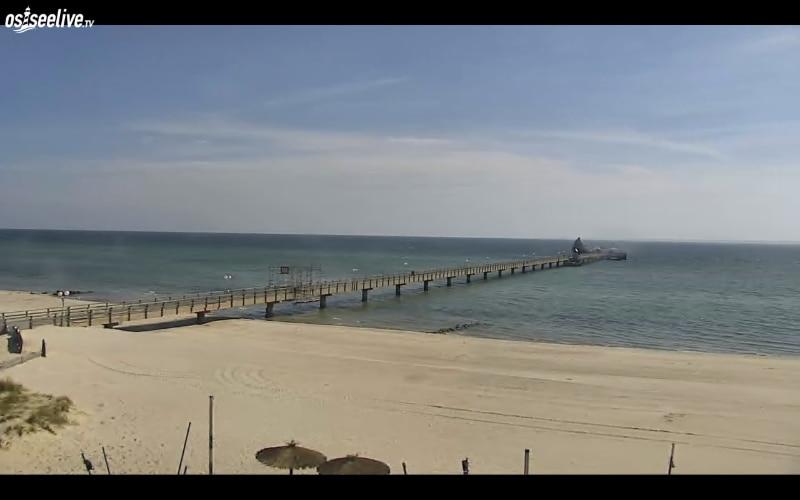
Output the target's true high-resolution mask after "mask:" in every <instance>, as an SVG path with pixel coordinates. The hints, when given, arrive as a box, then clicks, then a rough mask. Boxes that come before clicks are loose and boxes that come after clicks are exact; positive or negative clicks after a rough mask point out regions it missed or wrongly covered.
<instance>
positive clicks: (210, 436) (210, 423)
mask: <svg viewBox="0 0 800 500" xmlns="http://www.w3.org/2000/svg"><path fill="white" fill-rule="evenodd" d="M213 474H214V396H209V397H208V475H209V476H211V475H213Z"/></svg>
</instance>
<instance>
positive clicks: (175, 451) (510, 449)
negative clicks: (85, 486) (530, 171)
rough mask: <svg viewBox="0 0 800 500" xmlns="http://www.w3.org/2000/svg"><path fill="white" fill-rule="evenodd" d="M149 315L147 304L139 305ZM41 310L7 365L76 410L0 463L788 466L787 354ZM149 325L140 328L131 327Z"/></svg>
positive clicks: (575, 468)
mask: <svg viewBox="0 0 800 500" xmlns="http://www.w3.org/2000/svg"><path fill="white" fill-rule="evenodd" d="M148 323H150V324H152V323H154V322H153V321H150V322H148ZM130 329H132V330H139V331H124V330H113V331H110V330H103V329H102V328H60V327H42V328H37V329H35V330H33V331H25V332H24V334H25V338H26V343H27V344H28V345H37V344H38V343H40V342H41V338H43V337H44V338H46V339H47V344H48V357H47V358H44V359H42V358H39V359H34V360H32V361H29V362H26V363H24V364H22V365H18V366H15V367H13V368H9V369H7V370H4V371H3V372H2V373H0V376H3V377H5V376H10V377H12V378H13V379H14V380H15V381H17V382H20V383H22V384H24V385H25V386H27V387H28V388H30V389H31V390H35V391H39V392H44V393H50V394H54V395H67V396H69V397H70V398H72V399H73V400H74V402H75V403H76V406H77V409H76V414H75V419H76V422H77V424H76V425H72V426H69V427H67V428H64V429H62V430H60V431H58V433H57V435H51V434H48V433H39V434H35V435H29V436H25V437H23V438H20V440H18V441H15V442H13V443H12V444H11V445H10V447H9V448H8V449H6V450H0V472H4V473H19V472H25V473H79V474H85V470H84V469H83V464H82V462H81V460H80V453H81V451H85V452H86V453H87V456H88V458H90V459H91V460H92V461H93V462H94V464H95V466H96V467H97V468H98V469H100V468H101V467H103V458H102V453H101V446H105V448H106V451H107V452H108V454H109V460H110V464H111V468H112V472H114V473H164V474H174V473H176V471H177V466H178V461H179V459H180V452H181V446H182V443H183V438H184V433H185V431H186V426H187V423H188V422H189V421H192V430H191V435H190V438H189V446H188V449H187V454H186V459H185V464H186V465H188V466H189V473H190V474H191V473H195V474H198V473H206V471H207V453H208V435H207V433H208V396H209V395H214V396H215V400H216V403H215V404H216V415H215V419H216V420H215V440H216V446H215V458H214V471H215V473H279V474H280V473H285V472H282V471H274V470H273V469H269V468H266V467H264V466H263V465H261V464H259V463H258V462H257V461H256V460H255V458H254V454H255V452H256V451H257V450H258V449H260V448H262V447H266V446H272V445H279V444H282V443H284V442H286V441H289V440H290V439H295V440H298V441H299V442H300V443H301V445H304V446H308V447H311V448H315V449H318V450H320V451H322V452H324V453H325V454H327V455H328V457H330V458H333V457H336V456H342V455H345V454H348V453H360V454H361V455H363V456H369V457H374V458H377V459H380V460H383V461H385V462H387V463H389V464H390V465H391V467H392V473H402V466H401V464H402V462H404V461H405V462H407V464H408V468H409V472H410V473H448V474H460V473H461V463H460V462H461V460H462V459H463V458H465V457H469V459H470V463H471V472H472V473H473V474H480V473H515V474H518V473H521V472H522V462H523V450H524V449H525V448H530V449H531V450H532V465H531V468H532V472H533V473H656V474H663V473H665V472H666V468H667V461H668V456H669V450H670V444H671V443H673V442H674V443H677V445H676V457H675V462H676V466H677V467H676V469H675V471H674V473H675V474H687V473H798V472H800V391H798V390H797V386H796V384H797V381H798V380H800V360H798V359H772V358H759V357H745V356H722V355H707V354H689V353H671V352H656V351H643V350H633V349H612V348H597V347H577V346H561V345H549V344H535V343H527V342H514V341H497V340H487V339H477V338H467V337H462V336H456V335H433V334H421V333H412V332H394V331H382V330H368V329H355V328H345V327H335V326H317V325H300V324H289V323H280V322H275V321H248V320H225V321H213V322H210V323H207V324H205V325H193V326H183V327H178V328H167V329H155V330H153V329H148V328H146V327H145V328H142V327H139V328H133V327H131V328H130ZM148 330H149V331H148Z"/></svg>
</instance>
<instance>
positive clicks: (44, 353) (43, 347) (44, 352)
mask: <svg viewBox="0 0 800 500" xmlns="http://www.w3.org/2000/svg"><path fill="white" fill-rule="evenodd" d="M42 357H43V358H46V357H47V344H46V343H45V341H44V339H42Z"/></svg>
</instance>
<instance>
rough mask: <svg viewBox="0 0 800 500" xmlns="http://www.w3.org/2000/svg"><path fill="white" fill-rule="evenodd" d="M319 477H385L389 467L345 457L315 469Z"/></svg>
mask: <svg viewBox="0 0 800 500" xmlns="http://www.w3.org/2000/svg"><path fill="white" fill-rule="evenodd" d="M317 472H318V473H319V474H321V475H334V474H335V475H362V476H365V475H385V474H390V473H391V469H390V468H389V465H387V464H385V463H383V462H381V461H378V460H374V459H372V458H366V457H359V456H358V455H347V456H346V457H342V458H334V459H333V460H328V461H327V462H325V463H324V464H322V465H320V466H319V467H317Z"/></svg>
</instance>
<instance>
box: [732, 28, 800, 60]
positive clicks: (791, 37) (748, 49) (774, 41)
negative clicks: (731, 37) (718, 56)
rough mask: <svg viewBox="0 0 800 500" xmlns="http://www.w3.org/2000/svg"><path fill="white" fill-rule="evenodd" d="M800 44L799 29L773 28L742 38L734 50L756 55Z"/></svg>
mask: <svg viewBox="0 0 800 500" xmlns="http://www.w3.org/2000/svg"><path fill="white" fill-rule="evenodd" d="M797 46H800V29H797V28H794V27H792V28H789V27H787V28H774V29H771V30H770V32H768V33H765V34H762V35H760V36H756V37H752V38H749V39H746V40H744V41H743V42H740V43H738V44H736V45H735V46H734V49H735V51H736V52H739V53H742V54H748V55H758V54H763V53H765V52H772V51H778V50H784V49H790V48H795V47H797Z"/></svg>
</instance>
